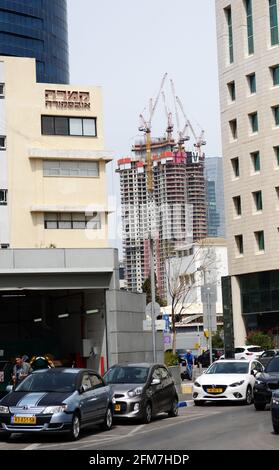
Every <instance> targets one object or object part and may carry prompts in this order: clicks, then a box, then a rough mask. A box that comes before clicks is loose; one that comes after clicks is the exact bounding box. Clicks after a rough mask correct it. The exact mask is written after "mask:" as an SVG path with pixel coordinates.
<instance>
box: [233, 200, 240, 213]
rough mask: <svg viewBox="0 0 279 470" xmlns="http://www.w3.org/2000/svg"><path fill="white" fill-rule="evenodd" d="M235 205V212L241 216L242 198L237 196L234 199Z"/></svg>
mask: <svg viewBox="0 0 279 470" xmlns="http://www.w3.org/2000/svg"><path fill="white" fill-rule="evenodd" d="M233 204H234V210H235V215H237V216H238V215H241V197H240V196H235V197H233Z"/></svg>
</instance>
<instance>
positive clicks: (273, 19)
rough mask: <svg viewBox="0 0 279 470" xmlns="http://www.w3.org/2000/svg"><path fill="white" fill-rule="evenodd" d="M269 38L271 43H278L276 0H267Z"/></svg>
mask: <svg viewBox="0 0 279 470" xmlns="http://www.w3.org/2000/svg"><path fill="white" fill-rule="evenodd" d="M269 18H270V40H271V45H272V46H274V45H275V44H278V43H279V35H278V14H277V0H269Z"/></svg>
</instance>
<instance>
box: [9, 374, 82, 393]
mask: <svg viewBox="0 0 279 470" xmlns="http://www.w3.org/2000/svg"><path fill="white" fill-rule="evenodd" d="M75 389H76V373H75V374H73V373H69V372H60V373H58V374H57V373H51V374H50V373H48V372H40V373H34V374H31V375H29V376H28V377H26V379H24V380H23V381H22V382H21V383H20V384H19V385H18V386H17V387H16V389H15V391H16V392H73V391H74V390H75Z"/></svg>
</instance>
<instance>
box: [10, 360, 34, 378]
mask: <svg viewBox="0 0 279 470" xmlns="http://www.w3.org/2000/svg"><path fill="white" fill-rule="evenodd" d="M31 372H32V369H31V366H30V364H28V362H25V361H24V360H23V357H22V356H21V355H20V354H17V355H16V357H15V365H14V367H13V375H12V381H13V384H14V385H18V384H19V383H20V382H21V381H22V380H23V379H25V377H27V375H29V374H30V373H31Z"/></svg>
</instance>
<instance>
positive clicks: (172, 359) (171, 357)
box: [164, 351, 179, 366]
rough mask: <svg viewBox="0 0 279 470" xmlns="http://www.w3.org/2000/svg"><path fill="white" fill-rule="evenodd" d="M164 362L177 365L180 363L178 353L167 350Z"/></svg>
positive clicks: (168, 364)
mask: <svg viewBox="0 0 279 470" xmlns="http://www.w3.org/2000/svg"><path fill="white" fill-rule="evenodd" d="M164 362H165V365H166V366H177V364H179V360H178V356H177V354H173V352H172V351H165V354H164Z"/></svg>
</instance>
